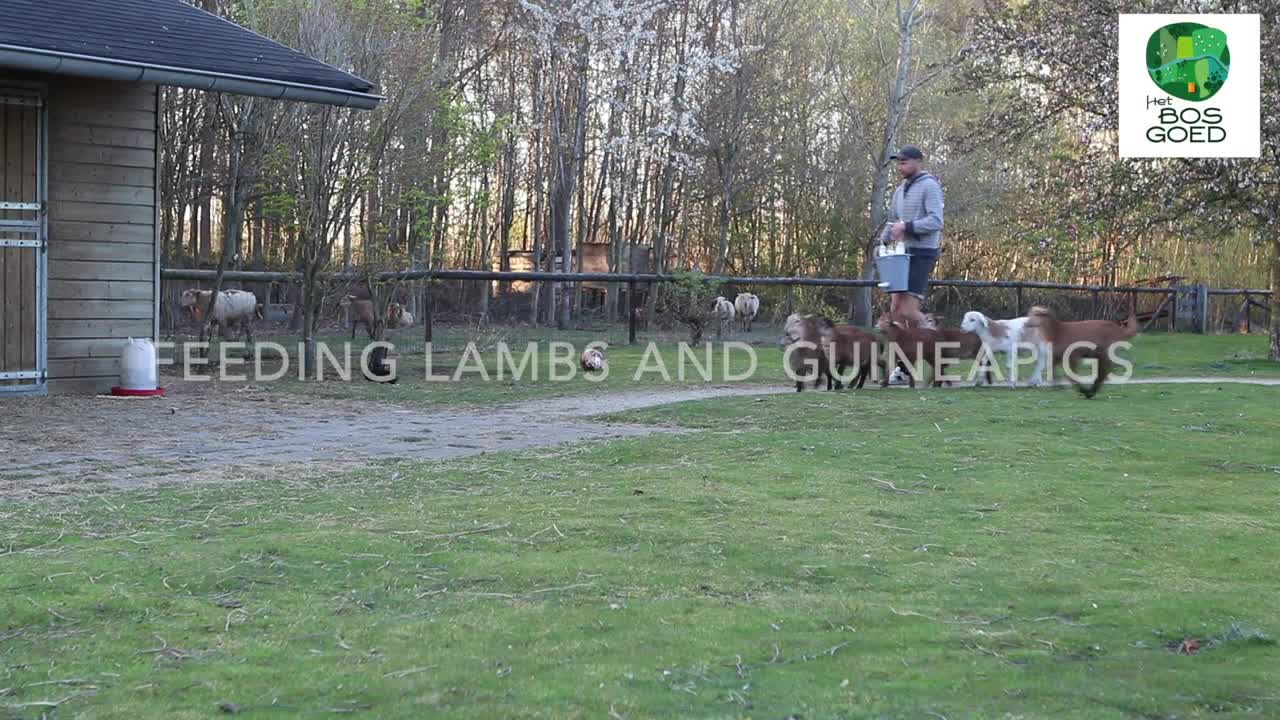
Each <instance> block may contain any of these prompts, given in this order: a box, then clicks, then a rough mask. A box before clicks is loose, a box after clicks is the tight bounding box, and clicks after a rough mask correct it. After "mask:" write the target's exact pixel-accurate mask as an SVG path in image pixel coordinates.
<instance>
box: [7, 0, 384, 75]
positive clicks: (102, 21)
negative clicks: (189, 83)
mask: <svg viewBox="0 0 1280 720" xmlns="http://www.w3.org/2000/svg"><path fill="white" fill-rule="evenodd" d="M0 45H8V46H11V47H13V48H23V49H32V50H43V51H51V52H56V53H73V54H76V55H83V56H88V57H92V58H101V59H104V60H113V61H123V62H129V63H141V64H144V65H160V66H166V67H170V68H175V69H180V70H187V71H195V72H203V73H216V74H219V75H237V76H244V77H249V78H255V79H262V80H270V81H277V82H284V83H295V84H300V85H311V86H319V87H323V88H333V89H336V90H342V91H347V92H357V93H372V92H373V90H374V87H373V84H372V83H369V82H368V81H365V80H362V79H361V78H358V77H356V76H354V75H352V74H350V73H347V72H343V71H342V70H339V69H337V68H335V67H333V66H332V65H328V64H326V63H323V62H320V61H319V60H315V59H312V58H310V57H307V56H306V55H303V54H302V53H300V52H297V51H295V50H291V49H289V48H287V47H285V46H284V45H281V44H280V43H278V42H276V41H274V40H269V39H267V38H265V37H263V36H261V35H258V34H257V33H254V32H251V31H249V30H246V29H245V28H242V27H240V26H239V25H236V24H235V23H233V22H230V21H228V20H224V19H222V18H220V17H218V16H216V15H212V14H210V13H207V12H205V11H203V10H201V9H199V8H196V7H193V6H191V5H188V4H187V3H185V2H182V1H181V0H0Z"/></svg>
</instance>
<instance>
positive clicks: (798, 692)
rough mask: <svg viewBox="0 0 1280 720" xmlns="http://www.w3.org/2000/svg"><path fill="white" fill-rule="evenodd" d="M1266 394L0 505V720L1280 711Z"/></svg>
mask: <svg viewBox="0 0 1280 720" xmlns="http://www.w3.org/2000/svg"><path fill="white" fill-rule="evenodd" d="M1152 344H1153V345H1154V343H1152ZM1216 352H1219V353H1220V352H1221V349H1219V350H1218V351H1216ZM1190 355H1191V353H1180V356H1190ZM1211 356H1213V352H1209V351H1206V352H1205V353H1203V354H1202V355H1201V357H1206V358H1207V357H1211ZM1194 361H1195V362H1199V361H1200V360H1199V359H1197V360H1194ZM1277 407H1280V389H1274V388H1259V387H1246V386H1237V385H1223V386H1192V387H1174V386H1165V387H1161V386H1143V387H1139V386H1129V387H1120V386H1112V387H1108V388H1107V389H1106V390H1104V393H1103V395H1102V396H1101V397H1100V398H1099V399H1097V400H1094V401H1085V400H1082V399H1080V398H1079V397H1078V396H1077V395H1076V394H1075V393H1074V392H1071V391H1069V390H1065V389H1063V390H1056V389H1055V390H1043V391H1037V392H1024V393H993V392H981V391H974V390H954V391H924V392H917V393H910V392H901V393H875V392H871V393H861V394H859V393H830V394H827V393H805V394H803V395H796V394H784V395H777V396H769V397H758V398H738V399H722V400H716V401H709V402H700V403H685V404H680V405H674V406H668V407H666V408H660V409H653V410H647V411H642V412H636V413H632V414H629V415H628V416H627V419H629V420H632V421H643V422H652V423H660V424H665V425H671V426H674V427H678V428H682V429H684V430H685V432H683V433H680V434H677V435H657V436H650V437H648V438H641V439H633V440H627V441H618V442H613V443H607V444H593V445H586V446H575V447H568V448H563V449H558V450H544V451H537V452H529V453H523V454H511V455H502V456H490V457H483V458H477V459H471V460H467V461H455V462H449V463H443V464H414V465H405V464H401V465H396V464H390V463H388V464H386V465H381V466H377V467H370V468H368V469H366V470H364V471H362V472H357V473H353V474H349V475H341V476H334V477H329V478H325V479H324V480H298V479H290V478H278V479H274V480H267V481H254V482H241V483H237V484H234V485H224V486H201V487H188V488H176V489H166V490H149V491H132V492H123V493H116V494H110V495H104V496H98V497H94V498H88V499H72V498H64V499H59V500H42V501H39V502H35V503H30V504H14V503H10V504H7V505H0V659H2V661H0V717H6V716H12V717H19V718H34V717H40V716H41V714H42V713H48V714H49V716H50V717H80V716H83V717H94V718H99V717H101V718H106V717H113V718H114V717H120V718H130V720H138V719H142V718H166V719H172V718H209V717H217V716H219V715H220V714H221V713H220V711H219V709H218V707H217V705H218V704H219V703H232V704H234V707H233V706H232V705H225V706H224V708H225V709H227V710H238V711H239V712H240V714H241V715H243V716H245V717H262V718H282V717H307V718H313V717H328V716H331V715H332V714H334V713H341V714H347V713H351V714H355V715H356V716H360V717H376V718H426V717H431V718H436V717H441V718H455V717H456V718H485V719H488V718H576V717H582V718H606V717H615V718H685V717H689V718H708V717H714V718H766V719H774V720H776V719H780V718H784V717H803V718H806V719H811V718H872V717H875V718H881V717H886V718H887V717H892V718H937V717H945V718H949V719H952V720H954V719H955V718H1003V717H1009V718H1014V717H1016V718H1055V719H1056V718H1087V719H1089V720H1104V719H1109V718H1168V717H1175V716H1176V717H1178V718H1192V717H1214V718H1230V717H1276V716H1278V715H1280V692H1278V691H1277V688H1278V687H1280V647H1277V646H1276V644H1275V643H1274V641H1273V640H1272V638H1273V637H1274V636H1275V634H1276V633H1277V632H1280V605H1278V604H1277V603H1276V593H1277V590H1278V589H1280V565H1278V564H1277V563H1276V559H1275V543H1276V538H1277V533H1278V532H1280V521H1278V520H1277V510H1278V509H1280V454H1277V452H1276V447H1277V445H1276V438H1277V436H1278V435H1280V412H1278V411H1277ZM1188 639H1190V640H1195V641H1197V642H1198V643H1199V648H1200V649H1199V651H1198V652H1195V653H1194V654H1178V653H1176V652H1173V651H1171V650H1170V648H1175V649H1176V648H1177V647H1178V646H1179V645H1180V644H1181V643H1182V642H1183V641H1184V640H1188ZM56 701H61V702H62V705H61V707H60V708H59V709H58V710H57V711H56V713H55V712H53V711H52V710H50V709H48V708H47V707H45V706H40V705H33V704H32V703H38V702H56Z"/></svg>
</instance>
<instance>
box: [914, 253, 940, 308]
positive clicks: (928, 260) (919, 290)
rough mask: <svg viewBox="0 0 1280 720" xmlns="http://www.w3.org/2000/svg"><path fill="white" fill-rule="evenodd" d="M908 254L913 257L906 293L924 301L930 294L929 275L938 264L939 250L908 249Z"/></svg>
mask: <svg viewBox="0 0 1280 720" xmlns="http://www.w3.org/2000/svg"><path fill="white" fill-rule="evenodd" d="M907 254H908V255H910V256H911V264H910V266H909V267H908V269H907V290H906V292H907V293H908V294H909V295H914V296H916V297H918V298H920V299H921V300H924V299H925V295H926V294H928V292H929V274H930V273H932V272H933V266H934V265H937V264H938V255H939V252H938V249H937V248H908V249H907Z"/></svg>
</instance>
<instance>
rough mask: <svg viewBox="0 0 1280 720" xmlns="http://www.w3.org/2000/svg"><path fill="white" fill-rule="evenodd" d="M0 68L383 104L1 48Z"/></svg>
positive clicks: (328, 92)
mask: <svg viewBox="0 0 1280 720" xmlns="http://www.w3.org/2000/svg"><path fill="white" fill-rule="evenodd" d="M0 67H11V68H18V69H21V70H31V71H35V72H43V73H50V74H57V75H76V76H79V77H91V78H100V79H103V80H119V81H123V82H137V83H151V84H156V85H173V86H176V87H186V88H194V89H197V90H208V91H210V92H223V93H230V94H233V95H251V96H255V97H266V98H274V99H277V100H296V101H298V102H308V103H317V104H322V105H334V106H337V107H352V108H359V109H361V110H372V109H373V108H375V107H377V106H378V103H379V102H381V101H382V100H384V99H385V98H384V97H382V96H381V95H374V94H372V93H363V92H356V91H354V90H344V89H342V88H333V87H325V86H322V85H307V84H304V83H295V82H287V81H283V80H271V79H267V78H257V77H252V76H248V75H231V74H226V73H215V72H209V71H204V70H193V69H190V68H180V67H169V66H164V65H153V64H149V63H140V62H133V61H128V60H116V59H112V58H102V57H94V56H91V55H77V54H75V53H64V52H57V51H52V50H44V49H40V48H24V47H18V46H15V45H4V44H0Z"/></svg>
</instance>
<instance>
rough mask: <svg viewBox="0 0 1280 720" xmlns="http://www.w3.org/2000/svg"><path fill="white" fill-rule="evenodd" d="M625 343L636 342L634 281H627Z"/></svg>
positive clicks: (633, 343)
mask: <svg viewBox="0 0 1280 720" xmlns="http://www.w3.org/2000/svg"><path fill="white" fill-rule="evenodd" d="M627 344H628V345H635V344H636V281H635V280H628V281H627Z"/></svg>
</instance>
